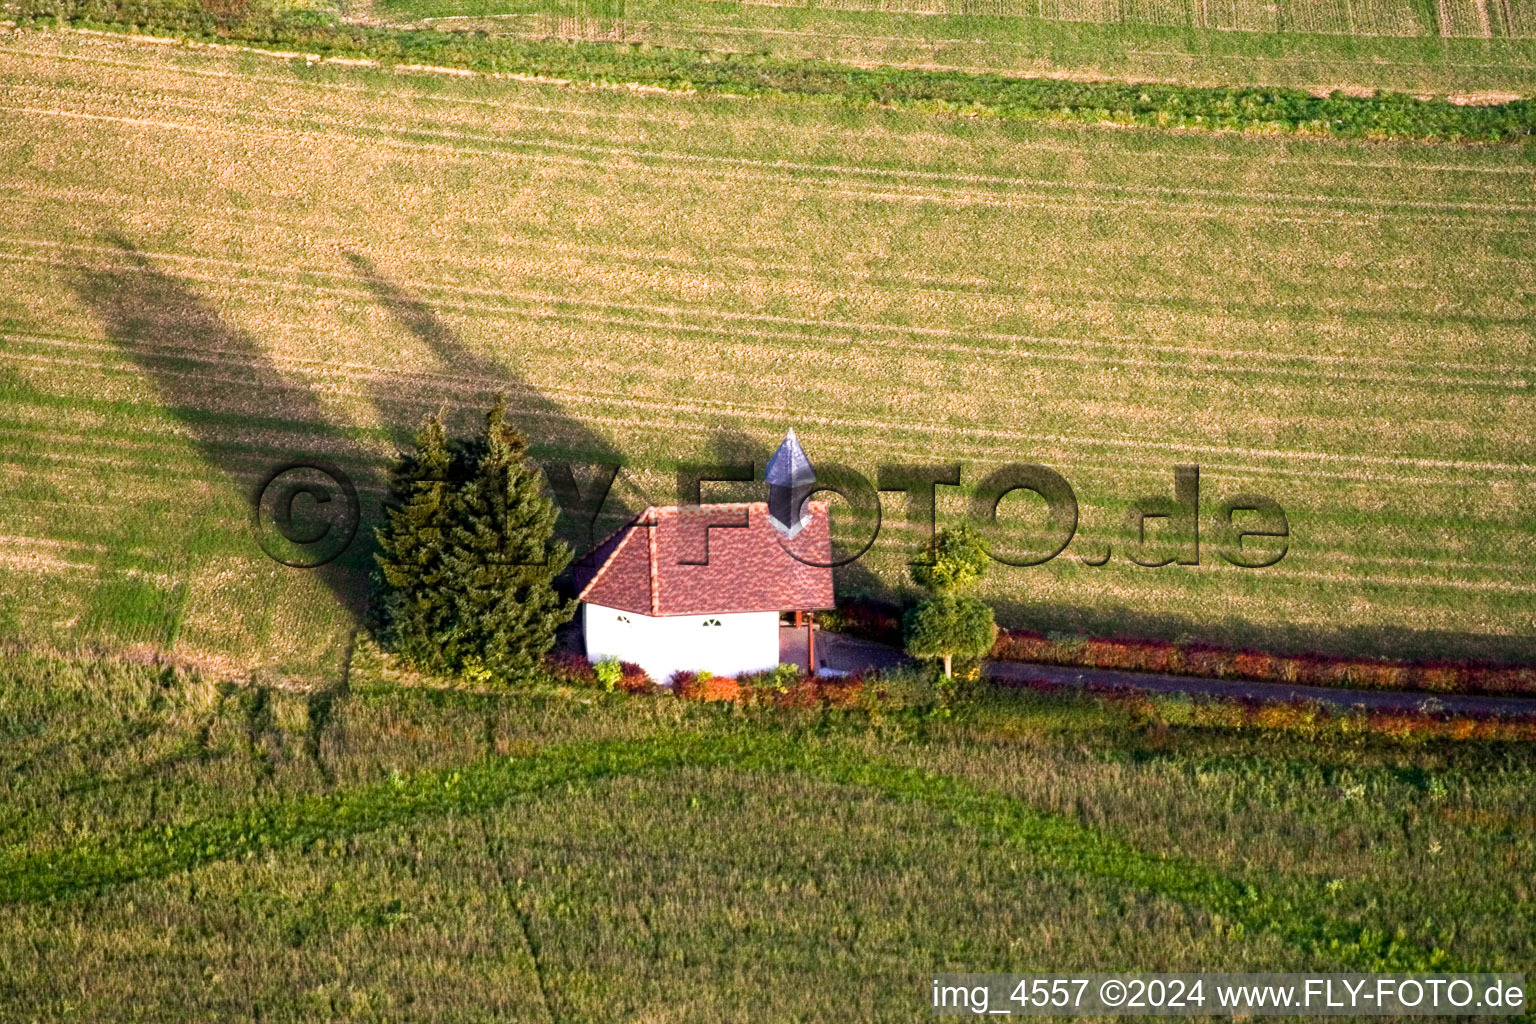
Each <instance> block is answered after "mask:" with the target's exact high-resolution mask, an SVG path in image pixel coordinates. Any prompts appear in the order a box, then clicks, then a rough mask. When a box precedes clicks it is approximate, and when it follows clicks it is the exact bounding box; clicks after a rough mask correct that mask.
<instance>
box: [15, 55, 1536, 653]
mask: <svg viewBox="0 0 1536 1024" xmlns="http://www.w3.org/2000/svg"><path fill="white" fill-rule="evenodd" d="M0 82H3V88H4V95H5V101H4V105H5V107H6V111H5V114H6V116H5V117H4V119H3V120H0V168H3V173H0V180H3V182H4V185H3V188H4V192H5V201H4V203H3V204H0V219H3V222H4V223H3V225H0V261H3V262H4V264H5V268H6V274H5V276H4V278H3V282H4V283H3V285H0V329H3V335H0V337H3V341H0V394H3V395H4V402H3V407H0V536H3V537H4V538H5V541H4V544H3V546H0V634H3V635H4V636H5V637H10V638H17V639H22V640H25V641H26V642H29V643H34V644H44V645H48V646H53V647H57V648H61V649H75V648H77V647H80V646H86V647H102V648H106V649H114V650H115V649H122V648H124V647H137V648H144V649H152V650H172V651H175V652H176V653H178V654H180V655H183V656H186V657H191V658H201V659H203V660H205V661H208V662H213V663H222V664H225V665H227V666H230V667H233V668H235V669H237V670H238V669H240V668H243V667H244V666H245V665H247V664H251V663H259V664H264V665H268V666H273V667H278V668H283V669H287V670H290V671H292V672H294V673H296V674H299V675H313V676H317V677H321V678H334V677H335V674H336V671H337V670H338V668H339V664H340V658H341V652H342V650H343V648H344V646H345V640H346V637H347V636H348V635H349V634H350V632H351V630H352V627H353V623H354V618H355V614H356V612H357V610H358V608H359V607H360V604H361V597H362V576H361V570H362V568H363V567H365V565H366V562H367V557H368V556H367V551H366V545H364V544H357V545H354V547H353V549H352V551H351V553H350V554H349V556H348V557H347V558H345V559H343V560H342V561H341V562H339V563H337V564H336V565H333V566H331V567H329V568H327V569H323V570H318V571H302V570H295V569H287V568H284V567H282V566H279V565H277V564H276V563H274V562H272V561H270V560H269V559H267V558H266V557H265V556H264V555H263V554H262V552H261V551H260V549H259V548H258V547H257V545H256V543H255V541H254V539H253V536H252V532H251V529H250V525H249V516H250V493H251V491H252V489H253V487H254V485H255V484H256V483H257V482H258V481H259V480H260V479H261V478H262V477H263V476H265V475H266V474H267V473H269V472H270V471H271V470H272V469H274V468H276V467H278V466H280V465H282V464H285V463H287V462H291V461H295V460H297V461H303V460H305V459H315V458H321V459H327V460H331V461H335V462H338V463H340V464H342V465H343V466H345V467H347V468H348V470H349V471H350V472H351V474H352V475H353V477H354V479H355V480H356V482H357V484H358V487H359V490H360V492H361V493H362V495H363V497H364V499H365V504H366V505H368V506H369V508H370V510H371V509H374V508H376V503H377V500H378V498H379V496H380V494H381V487H382V480H383V474H384V472H385V469H386V467H387V465H388V460H389V458H390V455H391V452H392V451H393V450H394V445H395V444H397V443H399V442H400V441H402V440H404V439H405V438H407V437H408V436H409V434H410V432H411V430H412V429H413V428H414V426H415V424H416V423H417V422H418V421H419V418H420V417H421V415H422V414H423V413H424V412H426V411H428V410H431V409H435V408H438V407H439V406H446V407H447V408H449V410H450V411H451V413H452V415H453V417H454V418H455V419H456V421H457V422H459V423H461V424H463V425H464V426H465V427H466V428H467V427H468V426H469V425H471V424H472V423H473V421H474V417H475V416H477V415H478V413H479V411H480V410H483V409H484V408H485V407H486V405H488V404H489V401H490V397H491V396H492V395H493V394H494V393H495V392H496V391H497V390H499V389H507V390H509V391H510V393H511V394H512V396H513V403H514V409H515V410H516V415H517V418H518V421H519V423H520V424H521V425H522V426H523V427H524V428H525V429H526V430H527V431H528V433H529V435H530V437H531V439H532V441H533V444H534V448H535V452H536V453H537V454H540V455H544V456H559V457H567V458H575V459H591V460H594V461H616V460H622V461H624V462H626V463H627V464H628V466H629V468H628V469H627V470H626V471H625V473H624V474H622V475H621V478H620V483H619V485H618V487H616V489H615V495H614V499H613V502H612V504H611V505H610V506H609V508H608V511H607V514H606V516H605V519H604V521H603V524H601V525H614V524H617V523H618V522H620V521H622V516H623V514H624V509H625V508H628V509H630V510H633V509H635V508H638V507H640V506H642V505H643V504H644V503H645V502H646V501H648V500H650V501H656V502H661V503H667V502H671V501H674V500H675V487H674V483H673V480H674V474H673V467H674V466H675V464H676V463H677V462H678V461H682V460H700V459H702V460H712V461H718V460H719V459H721V458H748V459H755V460H756V461H757V462H758V463H759V464H761V463H762V462H764V461H765V460H766V457H767V455H768V454H769V453H770V452H771V451H772V449H773V446H774V445H775V444H776V443H777V441H778V438H779V437H780V436H782V433H783V431H784V429H785V428H787V427H789V426H795V427H796V428H797V429H798V431H799V433H800V436H801V437H802V439H803V440H804V442H805V444H806V446H807V449H808V451H809V453H810V455H811V458H812V459H813V460H814V461H819V462H823V463H827V462H841V463H846V464H848V465H851V466H853V467H855V468H857V469H859V470H861V471H862V472H864V473H867V474H869V475H870V476H873V475H874V473H875V469H876V467H877V466H878V465H879V464H880V463H883V462H887V461H946V462H947V461H956V462H961V463H963V465H964V474H965V476H964V479H965V481H966V483H967V484H968V485H974V484H975V483H976V482H977V481H979V480H980V479H981V478H982V476H983V475H984V474H985V473H987V472H988V471H990V470H991V469H993V468H995V467H997V466H999V465H1001V464H1003V463H1006V462H1011V461H1019V460H1028V461H1037V462H1043V463H1046V464H1048V465H1051V466H1053V467H1055V468H1056V469H1058V470H1060V471H1061V472H1062V473H1064V474H1065V475H1066V476H1067V477H1068V478H1069V479H1070V480H1071V482H1072V484H1073V486H1074V487H1075V489H1076V492H1077V495H1078V499H1079V501H1080V503H1081V506H1082V512H1081V523H1080V529H1079V534H1078V539H1077V540H1076V541H1075V542H1074V544H1073V546H1072V548H1071V549H1069V551H1068V552H1067V553H1066V554H1065V555H1063V556H1062V557H1061V558H1058V559H1057V560H1056V561H1054V562H1051V563H1049V564H1048V565H1046V566H1042V567H1038V568H1034V569H1015V570H1009V569H1006V568H999V569H998V570H997V571H995V572H994V573H993V574H992V576H991V578H990V579H989V581H988V586H989V587H990V591H989V593H988V596H989V597H991V598H992V599H994V600H995V601H996V603H997V605H998V608H999V616H1000V619H1001V620H1002V621H1003V622H1004V623H1005V624H1009V625H1021V626H1033V627H1036V628H1045V629H1053V630H1068V631H1077V632H1090V633H1098V634H1113V635H1127V634H1129V635H1138V636H1148V637H1158V636H1162V637H1169V638H1174V637H1186V638H1197V639H1198V638H1205V639H1212V640H1217V641H1221V642H1225V643H1230V644H1240V645H1251V646H1261V647H1271V648H1275V649H1286V650H1317V651H1340V652H1351V653H1364V654H1372V655H1381V654H1394V655H1400V656H1413V657H1440V656H1472V657H1510V658H1528V657H1530V656H1531V640H1530V638H1531V635H1532V629H1531V627H1532V616H1531V608H1532V606H1533V601H1532V596H1533V592H1536V557H1533V556H1536V545H1533V539H1536V488H1533V477H1536V460H1533V458H1532V455H1533V448H1532V424H1533V423H1536V417H1533V412H1536V408H1533V407H1536V352H1533V346H1532V337H1533V334H1532V327H1533V308H1532V301H1533V290H1532V282H1533V277H1536V273H1533V264H1532V262H1531V260H1530V258H1529V243H1530V236H1531V231H1532V228H1533V221H1532V212H1533V208H1536V204H1533V202H1532V188H1531V186H1532V182H1533V178H1536V168H1533V166H1532V163H1531V159H1530V150H1528V149H1526V148H1523V147H1520V146H1487V147H1467V146H1455V145H1429V144H1407V143H1393V144H1387V143H1346V142H1342V141H1320V140H1319V141H1307V140H1299V139H1294V138H1293V139H1279V138H1265V137H1247V136H1241V135H1235V134H1218V133H1183V132H1158V131H1142V130H1123V129H1111V128H1091V127H1083V128H1072V127H1052V126H1049V125H1039V124H1028V123H1011V122H998V121H991V120H986V119H970V118H964V117H954V116H949V115H935V114H926V113H899V112H890V111H863V110H852V109H848V108H840V107H835V106H824V105H816V104H805V103H798V102H791V101H787V100H773V99H757V100H751V101H747V100H740V99H724V98H706V97H702V96H699V97H687V96H673V95H668V96H652V95H643V94H642V95H636V94H632V93H629V92H626V91H623V90H587V89H567V88H560V87H558V86H546V85H536V84H526V83H515V82H506V81H494V80H487V79H474V78H468V79H454V78H449V77H443V76H429V75H409V74H391V73H387V72H380V71H367V70H354V69H345V68H338V67H335V66H329V65H327V66H317V67H305V66H302V65H295V64H291V63H287V62H282V61H276V60H272V59H268V58H263V57H260V56H256V55H250V54H238V53H219V52H210V51H207V50H187V49H172V48H167V47H155V46H149V47H145V46H141V45H135V44H132V43H130V42H127V41H120V40H109V39H93V38H89V37H81V36H77V35H68V36H59V35H53V34H39V33H25V34H20V35H17V36H14V37H12V38H10V39H9V40H7V41H6V42H5V43H4V46H3V48H0ZM1179 463H1198V464H1199V465H1200V466H1201V472H1202V504H1203V506H1204V508H1205V511H1206V514H1207V515H1211V514H1213V513H1214V510H1215V507H1216V505H1217V503H1218V502H1219V500H1220V499H1221V498H1222V497H1223V496H1229V495H1232V494H1235V493H1238V492H1244V491H1258V492H1261V493H1265V494H1268V495H1269V496H1271V497H1273V498H1274V499H1276V500H1278V501H1279V502H1280V503H1281V504H1282V506H1283V507H1284V508H1285V509H1286V510H1287V513H1288V515H1289V518H1290V524H1291V531H1292V537H1291V542H1290V552H1289V554H1288V555H1287V556H1286V558H1285V559H1284V561H1282V562H1281V563H1280V564H1279V565H1276V566H1273V567H1271V568H1269V569H1263V570H1244V569H1237V568H1233V567H1231V566H1228V565H1226V564H1225V563H1223V562H1221V560H1220V559H1218V558H1215V557H1214V555H1213V553H1212V552H1211V550H1210V546H1209V540H1210V534H1209V532H1207V534H1206V536H1207V541H1208V543H1207V545H1206V547H1205V549H1204V550H1205V556H1204V558H1203V560H1202V564H1201V565H1199V566H1169V567H1166V568H1162V569H1147V568H1142V567H1140V566H1136V565H1132V564H1130V563H1129V562H1128V561H1127V560H1126V559H1125V558H1124V557H1123V553H1124V549H1123V547H1120V546H1121V545H1122V544H1123V538H1122V534H1121V526H1120V523H1121V519H1122V514H1123V510H1124V508H1125V506H1126V504H1127V503H1128V502H1129V501H1131V500H1133V499H1135V498H1137V497H1139V496H1140V495H1143V494H1148V493H1163V494H1171V493H1172V470H1173V467H1174V465H1176V464H1179ZM739 493H740V492H738V491H733V489H732V488H731V487H730V486H726V485H719V486H716V487H714V488H713V489H711V490H710V491H708V492H707V495H706V496H707V497H710V498H713V499H716V500H720V499H728V498H730V497H732V496H734V495H736V494H739ZM901 500H902V499H901V497H900V496H899V495H895V494H892V495H888V496H887V501H886V512H885V522H884V527H885V528H884V531H883V533H882V534H881V539H880V541H879V542H878V543H877V544H876V545H875V547H874V549H873V550H872V551H871V553H870V554H869V555H868V556H867V557H866V558H865V559H864V560H863V561H862V562H860V563H859V564H857V565H855V566H853V567H850V568H849V569H847V570H844V571H843V572H842V573H841V575H840V580H839V587H840V592H841V593H844V594H853V593H858V592H869V593H890V592H891V591H892V590H893V589H896V588H899V587H900V586H902V585H903V578H904V574H903V569H902V566H903V563H904V562H905V560H906V559H907V558H908V557H910V556H912V555H913V553H914V552H915V550H916V546H917V544H918V539H919V534H918V533H917V532H916V531H915V530H914V529H912V528H911V527H910V526H908V525H907V523H906V521H905V510H904V509H903V507H902V504H901ZM965 508H966V499H965V495H964V493H963V492H961V493H954V494H950V495H949V496H947V497H946V498H945V499H944V500H943V502H942V503H941V509H940V514H941V519H942V520H945V521H952V520H953V519H954V518H955V517H957V516H959V515H961V514H963V512H964V510H965ZM1004 511H1005V513H1007V514H1008V515H1011V516H1016V517H1017V518H1016V519H1015V520H1014V521H1015V522H1019V523H1028V522H1030V521H1031V520H1030V517H1031V515H1033V514H1034V513H1032V512H1031V510H1030V509H1029V507H1028V506H1026V505H1025V504H1024V501H1023V499H1022V498H1010V499H1009V504H1008V505H1005V508H1004ZM844 523H845V526H846V529H847V530H848V531H849V532H850V533H857V532H858V530H859V524H858V523H857V522H854V521H853V520H852V517H846V516H845V517H844ZM365 534H366V530H365ZM1106 544H1109V545H1111V546H1112V547H1116V548H1117V550H1120V551H1121V554H1120V555H1117V556H1116V557H1114V558H1112V559H1111V561H1110V562H1109V563H1108V564H1107V565H1105V566H1103V567H1093V566H1090V565H1088V564H1086V562H1085V560H1087V561H1093V560H1095V558H1096V556H1098V555H1099V554H1101V553H1102V551H1103V549H1104V546H1105V545H1106Z"/></svg>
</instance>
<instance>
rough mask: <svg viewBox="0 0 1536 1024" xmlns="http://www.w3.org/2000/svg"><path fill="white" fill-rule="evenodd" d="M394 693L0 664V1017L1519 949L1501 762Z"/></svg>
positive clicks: (1171, 736) (840, 1001)
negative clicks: (228, 684)
mask: <svg viewBox="0 0 1536 1024" xmlns="http://www.w3.org/2000/svg"><path fill="white" fill-rule="evenodd" d="M392 678H393V677H392V676H391V675H390V674H389V673H388V672H387V671H386V670H384V669H383V668H382V666H381V664H380V662H379V661H378V659H377V657H376V656H374V655H373V654H372V653H371V651H370V650H369V649H368V648H366V647H364V648H363V649H361V650H360V651H359V653H358V656H357V658H356V661H355V664H354V670H353V672H352V675H351V687H350V689H349V690H346V691H334V690H331V691H325V690H322V691H314V692H311V693H308V694H306V693H299V692H290V691H284V690H273V689H265V688H262V687H260V686H247V687H236V688H221V687H218V686H215V685H214V684H212V683H209V682H207V681H205V680H202V679H199V678H198V677H196V676H188V675H185V674H180V675H178V674H175V673H172V672H169V671H168V670H160V669H155V668H149V667H138V666H131V665H123V664H121V663H115V664H114V663H103V662H91V661H62V660H50V659H43V658H35V657H29V656H20V657H13V658H11V659H8V660H7V662H6V663H5V664H4V666H3V667H0V734H3V735H4V737H5V743H4V745H3V752H0V762H3V764H4V767H5V771H3V772H0V793H3V797H0V807H3V808H4V812H3V813H4V818H3V820H0V846H3V852H0V993H4V1001H3V1005H4V1009H3V1010H0V1017H3V1018H4V1019H6V1020H34V1019H62V1018H72V1019H95V1020H102V1019H113V1020H154V1021H164V1022H169V1021H178V1020H188V1021H193V1020H208V1019H235V1018H240V1019H248V1018H252V1017H256V1016H259V1017H260V1018H261V1019H262V1020H268V1021H297V1020H321V1019H325V1020H335V1019H355V1020H384V1019H389V1020H400V1019H421V1020H435V1021H458V1020H486V1019H493V1018H494V1019H498V1020H507V1021H524V1020H527V1021H548V1020H560V1021H588V1020H591V1021H599V1020H612V1019H615V1018H622V1019H634V1020H667V1021H701V1022H703V1021H718V1020H723V1019H729V1020H765V1021H768V1020H772V1021H782V1020H792V1019H808V1020H828V1019H839V1020H858V1021H865V1020H869V1021H875V1020H890V1021H910V1020H917V1019H921V1018H922V1017H923V1016H924V1015H925V1014H926V1012H927V1011H926V1010H925V1008H924V1004H923V1000H924V999H925V998H926V993H927V977H928V974H929V972H931V971H935V970H945V969H950V970H973V971H982V970H991V971H1005V970H1009V971H1025V970H1093V969H1096V968H1098V969H1120V968H1123V967H1124V966H1125V965H1127V964H1134V965H1136V966H1137V968H1138V969H1141V970H1148V971H1151V970H1159V969H1162V970H1178V969H1186V970H1206V971H1211V970H1277V969H1286V970H1304V969H1317V970H1346V969H1367V970H1368V969H1380V968H1382V967H1386V966H1391V965H1395V966H1397V967H1399V968H1403V969H1412V968H1418V969H1422V968H1423V967H1424V966H1425V965H1427V964H1430V963H1438V964H1440V965H1442V966H1443V967H1446V968H1448V969H1474V968H1476V969H1490V970H1492V969H1506V970H1518V969H1519V968H1520V967H1521V966H1522V965H1524V964H1525V963H1528V962H1529V959H1530V957H1531V956H1532V954H1533V952H1536V932H1533V930H1532V927H1531V922H1530V920H1529V917H1528V915H1521V914H1519V913H1513V912H1511V910H1512V908H1515V907H1518V906H1520V905H1522V904H1523V903H1526V902H1528V901H1529V899H1530V898H1531V893H1530V891H1529V890H1530V885H1531V872H1532V869H1533V867H1536V860H1533V858H1536V844H1533V834H1532V822H1533V820H1536V803H1533V797H1532V794H1533V793H1536V785H1533V771H1536V767H1533V765H1532V763H1531V758H1530V756H1529V751H1528V750H1526V749H1524V748H1515V747H1497V746H1486V745H1479V744H1450V745H1446V746H1437V745H1433V744H1432V745H1427V746H1413V747H1400V746H1397V745H1395V744H1393V743H1390V742H1386V741H1379V740H1363V739H1354V740H1342V739H1334V740H1318V741H1316V742H1312V743H1308V744H1305V745H1300V746H1298V745H1297V744H1295V743H1294V742H1293V741H1291V740H1290V739H1288V738H1286V737H1285V736H1284V735H1277V734H1269V735H1266V734H1263V733H1257V734H1245V733H1223V732H1216V731H1202V730H1189V729H1180V728H1174V729H1172V730H1162V731H1151V732H1147V731H1143V730H1141V729H1140V728H1139V727H1138V726H1136V725H1135V724H1134V723H1133V722H1132V721H1131V720H1130V719H1128V718H1127V717H1126V716H1125V715H1124V714H1123V713H1122V712H1119V711H1116V710H1114V709H1112V708H1109V707H1106V706H1103V705H1098V704H1094V703H1092V702H1087V701H1080V700H1075V699H1070V698H1065V697H1060V696H1057V697H1049V698H1047V697H1039V696H1029V695H1023V694H1019V695H1013V696H1001V695H1000V696H996V697H994V698H992V699H990V700H989V701H987V702H984V703H982V704H980V705H976V706H971V707H968V708H962V709H961V710H960V711H959V712H958V713H957V714H956V715H955V716H953V717H951V718H932V717H928V718H924V717H921V716H915V715H913V714H911V713H902V712H890V713H887V714H885V715H882V716H878V717H877V718H875V719H869V718H866V717H864V716H862V715H858V714H855V713H836V712H827V713H813V712H805V713H791V712H782V711H772V712H770V711H759V712H744V711H741V710H732V709H729V708H724V709H722V708H717V707H712V706H707V705H687V704H684V703H682V702H680V701H677V700H675V699H673V698H670V697H651V698H643V697H642V698H626V697H622V696H620V697H606V696H604V695H602V694H599V693H592V692H565V691H559V690H541V691H537V692H533V693H528V694H524V695H519V696H512V695H507V696H477V695H474V694H466V693H454V692H448V691H433V690H423V689H414V688H401V687H400V686H398V685H396V684H395V683H394V682H392ZM914 698H915V699H921V694H914ZM129 991H131V992H132V998H131V1000H126V1001H125V999H124V993H125V992H129Z"/></svg>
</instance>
